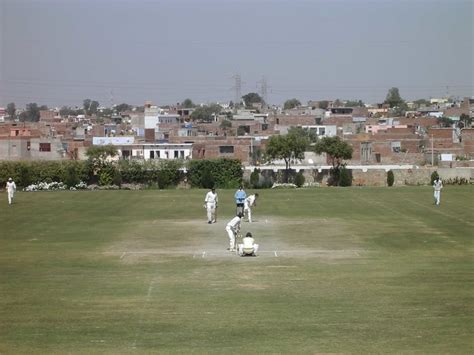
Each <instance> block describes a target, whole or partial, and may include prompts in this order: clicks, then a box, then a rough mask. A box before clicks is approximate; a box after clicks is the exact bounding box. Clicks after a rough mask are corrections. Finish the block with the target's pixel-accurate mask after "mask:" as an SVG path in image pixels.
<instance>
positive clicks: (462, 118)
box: [459, 113, 472, 128]
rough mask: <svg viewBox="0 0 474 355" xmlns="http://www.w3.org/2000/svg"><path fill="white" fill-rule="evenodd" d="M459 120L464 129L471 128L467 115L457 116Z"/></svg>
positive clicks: (470, 121)
mask: <svg viewBox="0 0 474 355" xmlns="http://www.w3.org/2000/svg"><path fill="white" fill-rule="evenodd" d="M459 120H460V121H461V122H463V124H464V127H465V128H468V127H471V124H472V117H470V116H469V115H466V114H465V113H462V114H461V116H459Z"/></svg>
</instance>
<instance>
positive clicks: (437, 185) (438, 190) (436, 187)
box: [433, 177, 443, 205]
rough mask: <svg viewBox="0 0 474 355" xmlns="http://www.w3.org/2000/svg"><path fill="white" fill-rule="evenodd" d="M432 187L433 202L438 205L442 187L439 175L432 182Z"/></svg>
mask: <svg viewBox="0 0 474 355" xmlns="http://www.w3.org/2000/svg"><path fill="white" fill-rule="evenodd" d="M433 188H434V199H435V204H436V205H439V202H440V200H441V189H442V188H443V182H442V181H441V179H440V178H439V177H437V178H436V180H435V181H434V182H433Z"/></svg>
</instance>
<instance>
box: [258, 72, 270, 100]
mask: <svg viewBox="0 0 474 355" xmlns="http://www.w3.org/2000/svg"><path fill="white" fill-rule="evenodd" d="M258 83H259V84H260V96H261V97H262V99H263V101H264V103H265V104H267V100H268V97H267V93H268V84H267V79H266V78H265V76H262V80H260V81H259V82H258Z"/></svg>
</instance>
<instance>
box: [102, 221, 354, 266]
mask: <svg viewBox="0 0 474 355" xmlns="http://www.w3.org/2000/svg"><path fill="white" fill-rule="evenodd" d="M226 224H227V221H224V220H221V221H218V222H217V223H213V224H207V223H206V221H203V220H187V221H181V220H153V221H151V222H150V223H140V224H135V225H131V226H130V228H129V229H128V230H124V231H123V232H122V233H121V234H120V235H119V236H118V237H117V238H116V240H117V242H116V243H114V244H113V245H110V246H109V247H108V248H107V249H106V250H104V254H106V255H114V256H117V257H118V258H120V260H121V261H122V262H124V263H137V262H159V260H160V259H161V260H162V259H163V257H168V258H174V257H183V256H185V257H189V258H193V259H209V258H212V259H215V258H221V259H229V258H235V257H236V254H235V253H231V252H228V251H226V248H227V247H228V243H229V241H228V236H227V232H226V231H225V226H226ZM247 232H251V233H252V235H253V237H254V238H255V240H256V242H257V243H258V244H259V245H260V248H259V256H258V257H257V259H258V258H318V259H326V260H338V259H344V258H357V257H360V256H361V254H362V253H363V250H359V249H358V248H357V244H356V243H354V238H353V236H351V239H350V241H349V240H348V238H342V239H341V236H345V235H347V233H351V231H350V226H348V225H347V224H346V223H344V222H343V221H336V220H331V219H328V218H322V219H316V218H315V219H300V220H294V219H276V218H274V217H271V216H261V217H260V218H259V219H258V220H257V221H255V222H253V223H248V222H245V221H244V222H242V227H241V233H242V235H245V234H246V233H247ZM239 259H240V258H239ZM241 259H244V258H241ZM161 262H162V261H161Z"/></svg>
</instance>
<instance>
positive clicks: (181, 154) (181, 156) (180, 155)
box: [179, 150, 184, 159]
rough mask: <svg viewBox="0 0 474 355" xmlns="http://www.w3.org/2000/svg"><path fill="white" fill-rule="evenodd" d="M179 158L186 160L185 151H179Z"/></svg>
mask: <svg viewBox="0 0 474 355" xmlns="http://www.w3.org/2000/svg"><path fill="white" fill-rule="evenodd" d="M179 157H180V158H181V159H184V150H180V151H179Z"/></svg>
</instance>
